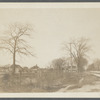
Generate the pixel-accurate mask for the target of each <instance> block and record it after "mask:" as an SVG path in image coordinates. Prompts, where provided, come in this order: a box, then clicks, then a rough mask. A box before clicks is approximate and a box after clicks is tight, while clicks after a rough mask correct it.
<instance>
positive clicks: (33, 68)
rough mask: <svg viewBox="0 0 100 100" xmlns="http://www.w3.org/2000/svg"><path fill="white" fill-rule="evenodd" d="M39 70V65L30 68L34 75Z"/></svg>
mask: <svg viewBox="0 0 100 100" xmlns="http://www.w3.org/2000/svg"><path fill="white" fill-rule="evenodd" d="M38 70H39V66H37V64H36V65H35V66H33V67H31V68H30V72H32V73H36V72H37V71H38Z"/></svg>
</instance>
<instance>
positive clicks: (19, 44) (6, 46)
mask: <svg viewBox="0 0 100 100" xmlns="http://www.w3.org/2000/svg"><path fill="white" fill-rule="evenodd" d="M31 31H32V28H31V26H30V25H28V24H26V25H24V24H11V25H9V27H8V30H7V31H5V32H4V34H3V36H2V37H1V39H0V40H1V41H0V49H3V50H6V51H8V52H9V53H10V54H12V57H13V74H14V73H15V66H16V55H20V56H21V55H25V56H28V55H31V56H34V55H33V54H32V53H31V52H30V51H29V50H30V48H31V46H29V45H28V43H27V41H26V40H27V38H30V37H31V34H30V32H31Z"/></svg>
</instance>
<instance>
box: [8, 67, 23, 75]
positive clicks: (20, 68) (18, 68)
mask: <svg viewBox="0 0 100 100" xmlns="http://www.w3.org/2000/svg"><path fill="white" fill-rule="evenodd" d="M13 69H14V66H13V65H11V66H10V68H9V71H10V72H13ZM22 70H23V68H22V67H21V66H20V65H15V73H16V74H18V73H20V72H22Z"/></svg>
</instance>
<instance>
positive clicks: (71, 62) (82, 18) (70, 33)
mask: <svg viewBox="0 0 100 100" xmlns="http://www.w3.org/2000/svg"><path fill="white" fill-rule="evenodd" d="M0 5H1V6H0V93H19V94H20V93H26V94H27V93H51V94H52V93H57V94H58V95H60V93H66V94H67V93H69V92H70V93H81V92H85V93H100V4H98V5H97V6H96V7H92V6H91V4H90V5H89V7H88V5H86V7H85V4H82V5H80V4H75V5H74V4H73V5H72V6H70V4H69V5H68V4H66V3H65V4H61V5H60V4H57V3H56V4H46V3H45V4H38V3H37V4H36V5H35V4H24V3H23V4H22V5H21V4H15V5H13V4H10V5H9V4H0ZM6 5H8V7H7V6H6ZM25 5H26V6H25ZM92 5H93V4H92Z"/></svg>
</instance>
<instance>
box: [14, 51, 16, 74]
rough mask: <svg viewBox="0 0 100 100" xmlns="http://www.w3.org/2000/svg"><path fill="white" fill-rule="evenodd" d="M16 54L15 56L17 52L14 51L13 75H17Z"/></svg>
mask: <svg viewBox="0 0 100 100" xmlns="http://www.w3.org/2000/svg"><path fill="white" fill-rule="evenodd" d="M15 57H16V54H15V50H14V53H13V75H14V74H15V66H16V59H15Z"/></svg>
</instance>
